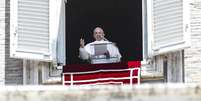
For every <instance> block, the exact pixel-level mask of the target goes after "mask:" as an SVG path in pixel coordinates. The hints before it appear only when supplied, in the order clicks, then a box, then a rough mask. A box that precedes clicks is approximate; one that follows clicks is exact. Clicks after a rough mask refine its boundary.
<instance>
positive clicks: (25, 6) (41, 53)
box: [10, 0, 61, 61]
mask: <svg viewBox="0 0 201 101" xmlns="http://www.w3.org/2000/svg"><path fill="white" fill-rule="evenodd" d="M59 3H60V4H59ZM60 6H61V0H11V2H10V9H11V11H10V56H11V57H14V58H22V59H33V60H41V61H52V60H54V58H56V56H55V54H56V51H55V50H56V48H55V47H56V39H57V35H58V26H59V25H58V24H59V23H58V22H59V15H56V14H58V13H60V12H59V10H60V8H61V7H60Z"/></svg>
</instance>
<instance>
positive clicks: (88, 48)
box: [79, 40, 122, 62]
mask: <svg viewBox="0 0 201 101" xmlns="http://www.w3.org/2000/svg"><path fill="white" fill-rule="evenodd" d="M101 43H111V42H109V41H104V40H102V41H94V42H91V43H88V44H87V45H85V47H84V48H80V49H79V57H80V58H81V59H83V60H88V59H90V58H91V56H94V55H95V51H94V45H93V44H101ZM107 50H108V52H109V55H110V57H116V58H117V59H118V60H117V62H120V60H121V57H122V56H121V54H120V52H119V49H118V48H117V47H116V46H115V45H114V44H107Z"/></svg>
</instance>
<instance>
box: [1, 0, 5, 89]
mask: <svg viewBox="0 0 201 101" xmlns="http://www.w3.org/2000/svg"><path fill="white" fill-rule="evenodd" d="M4 47H5V0H1V1H0V85H4V82H5V80H4V79H5V48H4Z"/></svg>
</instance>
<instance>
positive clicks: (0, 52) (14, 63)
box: [0, 0, 23, 85]
mask: <svg viewBox="0 0 201 101" xmlns="http://www.w3.org/2000/svg"><path fill="white" fill-rule="evenodd" d="M9 1H10V0H0V85H4V84H6V85H18V84H22V81H23V75H22V74H23V69H22V65H23V63H22V60H18V59H12V58H9V51H10V50H9V46H10V45H9V44H10V43H9V41H10V36H9V34H10V32H9V30H10V28H9V26H10V25H9V20H10V13H9V12H10V7H9Z"/></svg>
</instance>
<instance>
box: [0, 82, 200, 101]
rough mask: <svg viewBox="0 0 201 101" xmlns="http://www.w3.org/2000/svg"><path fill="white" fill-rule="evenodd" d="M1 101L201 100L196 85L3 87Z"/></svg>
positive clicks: (198, 87) (0, 92)
mask: <svg viewBox="0 0 201 101" xmlns="http://www.w3.org/2000/svg"><path fill="white" fill-rule="evenodd" d="M0 89H1V91H0V100H1V101H201V96H200V95H201V86H200V85H192V84H191V85H184V84H166V85H162V84H154V85H148V84H146V85H138V86H133V87H132V88H131V87H130V86H114V85H113V86H91V87H68V86H66V87H65V86H17V87H16V86H9V87H8V86H7V87H0Z"/></svg>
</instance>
